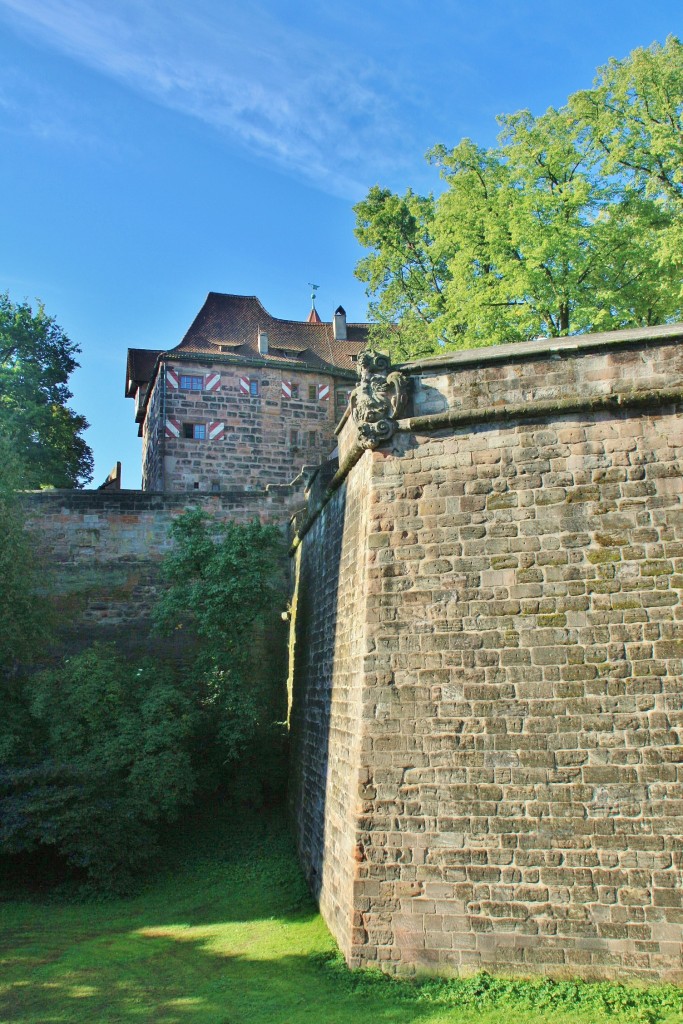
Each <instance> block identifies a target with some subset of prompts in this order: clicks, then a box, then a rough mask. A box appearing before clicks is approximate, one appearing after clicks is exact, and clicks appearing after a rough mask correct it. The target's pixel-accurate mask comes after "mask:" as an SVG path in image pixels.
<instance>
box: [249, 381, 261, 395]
mask: <svg viewBox="0 0 683 1024" xmlns="http://www.w3.org/2000/svg"><path fill="white" fill-rule="evenodd" d="M258 393H259V392H258V381H257V380H250V381H249V394H250V395H251V397H252V398H258Z"/></svg>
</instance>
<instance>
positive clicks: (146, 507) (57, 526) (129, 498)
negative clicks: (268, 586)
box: [24, 487, 303, 659]
mask: <svg viewBox="0 0 683 1024" xmlns="http://www.w3.org/2000/svg"><path fill="white" fill-rule="evenodd" d="M302 500H303V494H302V491H301V490H300V489H299V488H296V487H293V488H290V487H272V488H267V489H264V490H253V491H245V490H229V491H223V492H222V493H220V494H206V493H204V494H201V493H197V492H195V491H190V492H189V493H185V494H183V493H174V494H155V493H152V492H147V491H145V492H142V491H107V490H99V491H85V490H84V491H59V490H56V491H55V490H52V491H39V492H33V493H28V494H26V495H24V504H25V508H26V514H27V522H28V526H29V528H30V530H31V531H32V532H33V534H34V536H35V539H36V557H37V559H38V560H39V562H40V563H41V564H42V566H43V571H44V578H45V580H46V582H47V589H48V591H49V593H50V595H51V596H53V597H54V600H55V602H56V604H57V607H58V609H59V612H60V620H61V621H62V622H65V621H66V622H67V623H68V628H67V629H66V631H65V642H66V643H67V646H68V647H69V648H73V649H79V648H81V647H83V646H85V645H86V644H88V643H91V642H92V641H94V640H116V641H117V643H119V644H123V645H124V646H126V647H127V648H130V649H136V647H140V646H142V648H143V650H144V649H145V648H146V646H147V644H148V642H149V641H148V629H149V626H150V614H151V610H152V607H153V605H154V602H155V600H156V598H157V596H158V593H159V587H160V583H161V580H160V567H161V561H162V559H163V556H164V555H165V554H166V552H167V551H168V550H169V549H170V545H171V541H170V539H169V528H170V526H171V523H172V522H173V520H174V519H175V518H177V517H178V516H179V515H181V514H182V513H183V512H184V511H186V509H188V508H197V507H199V508H202V509H203V510H204V511H205V512H206V513H207V514H208V515H210V516H212V517H213V518H214V519H215V520H216V521H219V522H220V521H227V520H231V521H235V522H248V521H250V520H253V519H259V520H260V521H261V522H273V523H277V524H285V523H286V522H287V521H288V519H289V517H290V515H291V514H292V513H293V512H295V511H296V509H297V508H298V507H300V506H301V504H302ZM284 576H285V578H284V580H283V591H284V589H285V588H286V570H285V572H284ZM285 600H286V597H285V594H284V593H283V599H282V604H283V607H284V604H285ZM281 610H282V609H281V608H276V609H273V615H274V620H275V621H279V616H280V612H281ZM276 632H277V636H278V642H279V641H280V630H279V627H278V629H277V630H276ZM281 654H282V652H273V653H272V658H273V659H275V658H281Z"/></svg>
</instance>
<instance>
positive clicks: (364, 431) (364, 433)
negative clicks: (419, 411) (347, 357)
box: [349, 348, 409, 449]
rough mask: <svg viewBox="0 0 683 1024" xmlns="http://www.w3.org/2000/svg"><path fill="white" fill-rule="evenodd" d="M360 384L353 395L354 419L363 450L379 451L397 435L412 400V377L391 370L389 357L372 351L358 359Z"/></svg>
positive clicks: (363, 353) (352, 413)
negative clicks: (409, 398)
mask: <svg viewBox="0 0 683 1024" xmlns="http://www.w3.org/2000/svg"><path fill="white" fill-rule="evenodd" d="M358 374H359V376H360V381H359V383H358V384H357V385H356V387H355V388H354V389H353V391H352V392H351V397H350V399H349V402H350V404H351V415H352V416H353V421H354V423H355V424H356V426H357V427H358V444H359V445H360V447H361V448H369V449H373V448H377V447H378V446H379V445H380V444H382V443H383V442H384V441H388V440H389V439H390V438H391V437H392V436H393V434H394V432H395V431H396V420H397V419H398V417H399V416H400V415H401V413H402V412H403V410H404V408H405V405H406V401H407V398H408V384H409V381H408V377H406V376H405V374H403V373H401V372H400V370H393V371H392V369H391V363H390V361H389V357H388V356H385V355H382V353H380V352H375V351H374V350H373V349H371V348H368V349H365V351H363V352H361V353H360V355H359V356H358Z"/></svg>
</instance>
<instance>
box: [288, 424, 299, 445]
mask: <svg viewBox="0 0 683 1024" xmlns="http://www.w3.org/2000/svg"><path fill="white" fill-rule="evenodd" d="M289 443H290V444H291V446H292V448H298V447H299V431H298V430H296V428H294V427H292V429H291V430H290V432H289Z"/></svg>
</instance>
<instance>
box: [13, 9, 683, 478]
mask: <svg viewBox="0 0 683 1024" xmlns="http://www.w3.org/2000/svg"><path fill="white" fill-rule="evenodd" d="M670 33H673V34H675V35H678V36H679V37H680V36H681V35H682V34H683V7H682V6H681V3H680V0H675V2H674V0H657V2H656V3H650V4H643V3H642V0H639V2H633V0H601V2H600V3H598V2H596V0H591V2H588V0H574V2H573V3H572V4H571V5H569V4H567V3H564V2H562V3H561V2H556V0H519V2H516V3H514V4H512V3H510V2H507V3H503V2H499V0H490V2H489V3H488V4H485V5H484V4H475V3H473V2H471V0H467V2H465V0H451V2H449V0H436V2H433V3H429V2H428V0H427V2H425V0H422V2H417V0H392V2H388V0H365V2H360V0H347V2H345V3H341V2H337V3H330V2H329V0H319V2H317V3H315V4H314V3H310V2H303V3H302V2H299V3H292V2H290V3H278V2H274V0H270V2H266V3H261V4H253V3H251V4H249V5H247V4H244V3H236V2H233V0H224V2H222V3H221V2H218V0H193V4H192V5H191V6H190V5H189V4H188V3H187V2H183V3H179V2H177V0H146V2H144V3H141V2H139V0H138V2H133V0H109V2H104V0H0V195H1V196H2V217H1V219H0V290H1V291H4V290H5V289H7V290H8V291H9V293H10V296H11V297H12V298H13V299H15V300H19V299H23V298H28V299H29V300H30V301H33V300H34V299H35V298H36V297H38V298H40V299H42V300H43V302H44V303H45V305H46V307H47V309H48V312H50V313H51V314H52V315H53V316H55V317H56V319H57V321H58V322H59V323H60V324H61V325H62V327H63V328H64V329H65V330H66V331H67V333H68V334H69V336H70V337H71V338H72V339H73V340H74V341H76V342H78V344H79V345H80V346H81V349H82V354H81V357H80V361H81V369H80V370H79V371H78V372H77V374H76V375H75V376H74V378H73V382H72V384H73V391H74V398H73V401H72V405H73V407H74V408H75V409H76V410H77V411H78V412H82V413H84V414H85V415H86V416H87V418H88V420H89V421H90V423H91V428H90V430H89V431H88V434H87V439H88V441H89V443H90V445H91V446H92V448H93V450H94V453H95V460H96V470H95V479H94V481H93V483H94V484H98V483H100V482H101V481H102V480H103V479H104V477H105V476H106V474H107V472H108V471H109V469H110V468H111V466H112V465H113V464H114V462H115V461H116V460H117V459H121V461H122V462H123V470H124V486H127V487H138V486H139V483H140V441H139V439H138V438H137V436H136V428H135V424H134V422H133V407H132V406H133V403H132V402H131V401H129V400H128V401H127V400H125V399H124V398H123V386H124V376H125V356H126V349H127V348H128V347H129V346H135V347H149V348H167V347H171V346H172V345H175V344H177V342H178V341H179V340H180V338H181V337H182V335H183V334H184V332H185V330H186V329H187V327H188V326H189V324H190V322H191V321H192V319H193V317H194V315H195V313H196V312H197V310H198V309H199V307H200V306H201V304H202V302H203V300H204V298H205V296H206V293H207V292H208V291H211V290H213V291H226V292H235V293H241V294H256V295H258V296H259V297H260V299H261V300H262V302H263V303H264V305H265V306H266V308H267V309H268V310H269V311H270V312H271V313H272V314H273V315H274V316H280V317H292V318H302V319H303V318H305V316H306V315H307V313H308V309H309V295H310V288H309V287H308V282H309V281H315V282H316V283H318V284H319V285H320V290H319V293H318V296H319V299H318V309H319V311H320V314H321V316H322V317H323V319H330V317H331V314H332V311H333V310H334V308H335V307H336V306H337V305H338V304H339V303H340V302H341V303H342V304H343V305H344V306H345V308H346V310H347V313H348V316H349V319H351V320H364V319H365V317H366V298H365V295H364V292H363V288H362V286H361V285H360V284H359V283H358V282H357V281H356V280H355V278H354V275H353V270H354V267H355V264H356V262H357V261H358V259H359V258H360V257H361V255H362V252H361V250H360V248H359V246H358V245H357V243H356V242H355V239H354V236H353V224H354V217H353V212H352V209H351V208H352V205H353V203H354V202H356V201H358V200H359V199H361V198H362V197H363V196H364V194H365V193H366V192H367V189H368V188H369V187H370V186H371V185H373V184H376V183H379V184H381V185H387V186H389V187H391V188H393V189H395V190H398V191H403V190H404V189H405V188H407V187H408V186H411V187H412V188H414V189H415V190H417V191H429V190H431V189H437V188H438V179H435V177H434V172H433V171H432V170H431V169H430V168H429V167H428V166H427V165H426V164H425V162H424V159H423V156H424V153H425V151H426V150H427V149H428V148H430V147H431V146H433V145H434V144H435V143H438V142H443V143H445V144H447V145H454V144H455V143H457V142H458V141H459V140H460V139H461V138H462V137H463V136H469V137H470V138H473V139H474V140H475V141H476V142H478V143H481V144H484V145H488V144H492V143H493V142H494V141H495V136H496V131H497V126H496V121H495V118H496V115H497V114H500V113H511V112H513V111H515V110H518V109H521V108H523V107H528V108H530V109H531V110H532V111H534V112H536V113H538V112H541V111H543V110H544V109H545V108H546V107H548V106H551V105H552V106H559V105H561V104H562V103H563V102H564V101H565V100H566V98H567V96H568V95H569V94H570V93H571V92H574V91H575V90H576V89H579V88H584V87H587V86H589V85H590V84H591V82H592V80H593V77H594V73H595V68H596V67H597V66H598V65H600V64H603V63H605V62H606V61H607V60H608V59H609V57H611V56H615V57H624V56H626V55H627V54H628V53H629V52H630V51H631V50H632V49H634V48H635V47H636V46H647V45H649V44H650V43H651V42H653V41H654V40H657V41H659V42H664V40H665V38H666V36H667V35H668V34H670Z"/></svg>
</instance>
